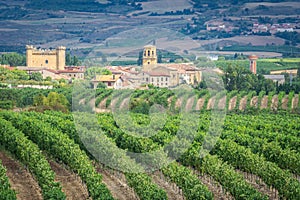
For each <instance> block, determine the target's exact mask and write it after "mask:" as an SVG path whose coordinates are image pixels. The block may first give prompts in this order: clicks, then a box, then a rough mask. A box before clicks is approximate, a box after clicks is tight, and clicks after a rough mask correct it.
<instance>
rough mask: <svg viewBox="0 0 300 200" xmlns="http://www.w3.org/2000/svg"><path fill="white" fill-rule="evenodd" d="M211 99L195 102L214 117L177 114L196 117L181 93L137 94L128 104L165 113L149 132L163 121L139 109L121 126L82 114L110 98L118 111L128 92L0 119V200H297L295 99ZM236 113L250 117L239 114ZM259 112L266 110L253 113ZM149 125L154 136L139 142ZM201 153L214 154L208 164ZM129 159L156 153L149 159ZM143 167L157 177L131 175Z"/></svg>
mask: <svg viewBox="0 0 300 200" xmlns="http://www.w3.org/2000/svg"><path fill="white" fill-rule="evenodd" d="M212 95H213V96H211V95H208V93H207V92H206V93H205V92H203V91H202V92H199V93H197V98H200V99H201V98H202V99H203V98H204V99H203V100H201V102H204V103H202V107H204V108H206V107H207V108H210V109H211V108H215V109H216V110H215V111H217V113H219V114H220V116H218V117H217V118H215V117H216V116H214V111H213V110H211V111H210V109H209V110H206V109H202V111H198V112H195V113H190V114H189V115H186V114H185V113H184V112H179V113H178V110H177V109H176V106H179V107H181V108H185V109H189V108H192V107H194V108H196V107H198V109H199V105H197V104H198V103H200V99H199V100H196V102H197V103H196V104H195V103H193V100H192V99H190V98H191V97H190V96H186V95H184V94H178V99H177V100H176V99H175V101H174V100H172V99H170V98H171V97H172V92H170V91H168V90H162V91H151V90H150V91H138V90H137V91H135V92H134V93H133V96H134V97H132V98H136V99H145V100H147V101H148V102H149V103H151V102H156V103H159V104H161V105H163V106H167V107H169V109H170V112H168V114H167V115H166V116H165V117H166V118H165V121H164V122H163V124H161V125H159V124H160V123H158V124H155V123H154V124H153V123H152V121H154V122H155V121H156V122H159V121H161V120H160V119H161V116H160V115H152V117H151V118H149V115H145V114H142V113H137V112H136V111H138V107H133V108H132V109H133V110H132V111H133V112H132V113H131V114H130V115H129V116H128V115H125V117H126V118H122V116H123V114H124V113H119V114H120V116H119V117H117V116H116V115H115V114H116V113H114V114H112V113H98V114H90V113H87V112H81V111H84V110H86V109H87V110H88V108H87V107H85V106H89V104H90V101H91V102H93V104H94V103H96V105H98V104H106V105H109V104H107V103H102V102H103V101H104V100H106V101H107V99H108V98H111V101H110V102H111V103H112V104H113V105H114V106H116V107H121V108H122V107H123V106H125V104H126V102H125V103H124V101H123V100H124V99H126V98H127V96H128V92H126V91H124V92H122V93H120V94H119V93H116V94H113V93H112V90H98V92H97V94H96V97H97V98H96V99H93V95H90V94H89V91H86V92H85V93H80V94H78V96H77V95H75V96H74V97H75V99H74V100H75V102H76V100H79V99H82V98H84V99H85V100H86V103H87V104H86V105H84V104H79V105H77V106H76V107H75V109H78V111H74V112H73V113H72V114H65V113H61V112H56V111H46V112H44V113H38V112H26V111H22V112H18V113H17V112H13V111H0V125H1V127H2V128H1V130H0V136H1V137H0V138H1V140H0V145H1V149H0V159H1V160H2V162H0V169H4V171H3V170H0V177H3V178H1V179H0V181H2V182H3V183H5V184H4V185H3V187H0V198H1V199H3V198H2V197H5V198H6V197H7V196H5V195H7V194H8V191H9V193H10V194H11V198H10V199H16V198H15V194H14V192H13V191H15V192H17V197H18V199H30V198H31V199H32V197H33V196H36V199H51V198H53V197H55V199H66V198H67V199H74V198H75V199H89V198H90V199H192V200H195V199H283V198H284V199H297V198H298V197H299V196H300V183H299V181H300V165H299V164H300V163H299V162H298V160H299V159H300V149H299V147H300V135H299V129H300V126H299V122H300V117H299V115H298V114H293V113H294V112H296V111H297V108H299V106H298V105H299V100H298V94H294V93H290V94H289V95H284V94H283V93H280V94H278V95H274V96H273V95H272V94H270V95H271V96H265V93H260V94H255V93H252V92H249V93H243V94H242V93H240V94H239V93H237V92H236V91H233V92H231V93H228V94H227V98H224V97H225V96H224V95H225V93H216V94H212ZM270 97H271V98H270ZM98 98H99V99H100V100H98ZM211 98H213V99H214V100H210V99H211ZM244 99H245V100H246V101H244ZM80 102H82V101H80ZM133 102H135V101H134V100H133ZM168 102H169V103H170V105H168ZM172 102H173V103H172ZM194 102H195V99H194ZM242 102H243V103H242ZM242 104H244V105H242ZM80 105H81V106H80ZM172 105H173V106H175V107H172ZM222 105H223V106H222ZM276 105H277V107H276ZM241 107H244V109H245V108H246V110H249V112H246V111H245V112H238V109H239V108H241ZM251 107H252V109H251ZM256 107H258V108H261V109H262V108H264V109H267V110H265V111H259V112H251V110H252V111H255V110H253V108H256ZM227 108H228V110H231V111H233V112H229V113H227V115H226V116H225V115H224V118H223V117H222V116H221V115H222V114H221V112H220V111H221V110H222V109H227ZM219 109H221V110H219ZM271 109H273V111H272V112H271ZM80 110H81V111H80ZM176 110H177V111H176ZM284 110H286V111H284ZM274 112H275V113H276V114H274ZM251 113H252V114H251ZM195 116H197V117H195ZM128 117H129V118H128ZM183 117H184V118H183ZM124 119H125V121H122V120H124ZM120 120H121V121H120ZM215 120H217V121H215ZM222 121H223V122H224V124H223V123H222ZM124 122H125V124H124ZM128 123H129V124H131V125H130V127H127V128H126V124H128ZM149 123H152V126H151V127H152V128H154V129H152V128H150V129H149V132H148V133H151V136H149V137H144V136H143V135H139V134H145V133H143V132H141V130H145V129H144V128H145V127H146V129H147V130H148V128H149V127H147V126H148V125H149ZM211 123H213V124H214V125H215V126H214V128H213V129H211V128H212V127H210V124H211ZM124 125H125V127H124ZM218 127H219V128H220V127H222V128H221V129H219V128H218ZM128 128H129V129H128ZM212 133H213V135H210V134H212ZM136 135H139V137H136ZM179 135H181V136H179ZM209 135H210V136H209ZM141 136H142V137H141ZM178 137H179V138H178ZM190 137H192V138H193V140H191V141H192V143H191V145H190V146H187V148H186V149H185V150H184V151H181V150H180V148H179V146H180V147H181V144H182V141H183V140H186V139H187V138H190ZM202 145H204V146H205V148H208V149H209V148H210V147H211V148H212V149H211V151H209V153H208V154H205V156H204V157H203V156H200V152H201V151H202V150H201V148H202ZM182 147H183V146H182ZM164 148H167V149H168V151H164ZM99 149H100V151H99ZM129 152H135V153H142V152H144V153H145V152H154V154H150V155H152V156H155V157H154V158H155V159H154V160H153V161H151V162H149V160H148V159H145V160H144V159H143V158H142V157H140V158H139V157H136V156H133V154H131V153H129ZM155 152H157V153H158V154H156V153H155ZM176 152H181V154H180V155H179V157H177V159H176V161H172V162H166V161H167V160H166V157H169V158H173V157H174V156H176ZM145 156H146V154H145V155H143V157H145ZM143 162H147V163H148V164H150V163H151V166H152V167H154V168H153V170H154V169H155V170H154V171H152V170H150V171H147V172H146V173H145V172H144V173H132V172H133V171H134V172H140V171H142V169H141V166H140V165H139V164H138V163H143ZM101 163H104V164H101ZM162 163H165V164H164V165H162ZM105 165H106V166H105ZM158 166H160V167H158ZM148 167H149V165H148ZM156 167H158V168H156ZM16 169H18V170H17V171H16ZM5 170H6V171H7V173H3V172H5ZM132 170H133V171H132ZM41 172H43V173H41ZM23 177H27V178H26V179H24V178H23ZM49 185H52V187H47V186H49ZM28 194H31V196H28ZM1 195H2V196H1ZM5 198H4V199H5Z"/></svg>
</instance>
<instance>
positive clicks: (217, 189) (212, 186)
mask: <svg viewBox="0 0 300 200" xmlns="http://www.w3.org/2000/svg"><path fill="white" fill-rule="evenodd" d="M190 170H192V171H193V172H194V174H196V175H197V176H198V178H199V179H200V181H201V182H202V183H203V184H204V185H206V186H207V188H208V189H209V191H211V192H212V193H213V195H214V199H222V200H231V199H234V197H233V196H232V195H231V194H230V193H229V192H226V190H225V189H223V187H222V185H221V184H220V183H219V182H217V181H215V180H214V178H213V177H211V176H210V175H208V174H200V172H199V171H197V170H194V169H192V168H190Z"/></svg>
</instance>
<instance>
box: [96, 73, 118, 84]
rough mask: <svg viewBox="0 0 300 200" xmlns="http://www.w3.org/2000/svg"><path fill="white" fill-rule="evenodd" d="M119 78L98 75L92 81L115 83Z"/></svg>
mask: <svg viewBox="0 0 300 200" xmlns="http://www.w3.org/2000/svg"><path fill="white" fill-rule="evenodd" d="M119 78H120V75H98V76H96V79H94V81H100V82H116V81H117V80H118V79H119Z"/></svg>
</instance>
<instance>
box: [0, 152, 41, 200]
mask: <svg viewBox="0 0 300 200" xmlns="http://www.w3.org/2000/svg"><path fill="white" fill-rule="evenodd" d="M0 160H2V164H3V166H5V167H6V169H7V172H6V174H7V177H8V178H9V182H10V185H11V187H12V189H14V190H15V191H16V192H17V199H20V200H32V199H34V200H42V199H43V197H42V192H41V189H40V187H39V185H38V183H37V182H36V180H34V178H33V176H32V175H31V174H30V173H29V172H28V171H27V170H25V169H24V168H23V167H22V166H21V165H20V164H19V163H18V162H17V161H15V160H13V159H12V158H10V157H9V156H8V155H6V154H5V153H4V152H1V151H0Z"/></svg>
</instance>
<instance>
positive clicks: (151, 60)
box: [143, 45, 157, 71]
mask: <svg viewBox="0 0 300 200" xmlns="http://www.w3.org/2000/svg"><path fill="white" fill-rule="evenodd" d="M156 66H157V55H156V47H155V46H153V45H147V46H144V52H143V70H144V71H150V70H152V69H153V68H155V67H156Z"/></svg>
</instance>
